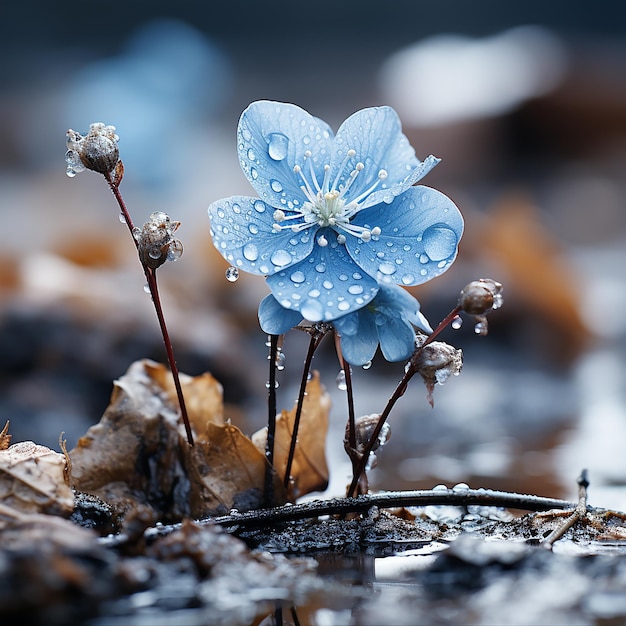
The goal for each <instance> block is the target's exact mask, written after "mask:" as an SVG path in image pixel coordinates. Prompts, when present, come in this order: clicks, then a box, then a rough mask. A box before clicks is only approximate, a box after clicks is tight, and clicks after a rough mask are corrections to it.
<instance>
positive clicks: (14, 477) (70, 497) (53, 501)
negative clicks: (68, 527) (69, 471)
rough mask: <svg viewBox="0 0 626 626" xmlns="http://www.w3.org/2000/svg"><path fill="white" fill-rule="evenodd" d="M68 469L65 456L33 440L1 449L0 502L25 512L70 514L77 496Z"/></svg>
mask: <svg viewBox="0 0 626 626" xmlns="http://www.w3.org/2000/svg"><path fill="white" fill-rule="evenodd" d="M64 470H65V457H64V456H63V455H62V454H59V453H58V452H54V451H53V450H50V448H46V447H45V446H40V445H37V444H36V443H33V442H32V441H23V442H20V443H16V444H13V445H12V446H9V447H8V448H6V449H4V450H0V502H2V504H3V505H4V506H5V507H8V508H12V509H15V510H17V511H20V512H23V513H47V514H50V515H62V516H65V515H70V514H71V513H72V510H73V508H74V494H73V492H72V490H71V489H70V488H69V486H68V485H67V483H66V482H65V476H64Z"/></svg>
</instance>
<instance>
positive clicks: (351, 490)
mask: <svg viewBox="0 0 626 626" xmlns="http://www.w3.org/2000/svg"><path fill="white" fill-rule="evenodd" d="M460 312H461V307H460V306H458V305H457V306H456V307H454V308H453V309H452V311H450V313H448V315H446V316H445V317H444V318H443V320H441V322H439V324H438V325H437V328H435V330H434V331H433V332H432V333H431V334H430V335H428V337H427V338H426V340H425V341H424V343H423V344H422V345H421V346H420V347H419V348H418V349H417V350H416V351H415V352H414V353H413V355H412V356H411V359H410V361H409V363H408V364H407V368H406V371H405V372H404V376H403V377H402V380H401V381H400V382H399V383H398V385H397V387H396V388H395V390H394V392H393V394H392V396H391V398H389V400H388V401H387V405H386V406H385V408H384V410H383V412H382V413H381V414H380V419H379V420H378V422H377V424H376V427H375V428H374V431H373V432H372V436H371V437H370V439H369V441H368V442H367V445H366V446H365V450H364V451H363V456H362V457H361V459H360V460H359V462H358V464H357V467H356V471H355V472H354V473H353V476H352V482H351V483H350V486H349V487H348V492H347V496H348V497H351V496H353V495H355V494H356V488H357V485H358V483H359V478H360V476H361V474H362V473H363V472H364V471H365V468H366V466H367V461H368V459H369V456H370V454H371V452H372V449H373V448H374V446H375V445H376V442H377V441H378V437H379V436H380V433H381V431H382V429H383V426H384V425H385V422H386V421H387V418H388V417H389V415H390V413H391V410H392V409H393V407H394V406H395V404H396V402H397V401H398V400H399V399H400V398H401V397H402V396H403V395H404V392H405V391H406V388H407V385H408V384H409V381H410V380H411V378H413V376H414V375H415V374H416V373H417V370H416V369H415V360H416V358H417V357H418V356H419V355H420V353H421V352H422V350H423V349H424V348H425V347H426V346H427V345H428V344H429V343H432V342H433V341H434V340H435V339H436V338H437V337H438V336H439V335H440V334H441V332H442V331H443V330H444V329H445V328H446V327H447V326H448V324H450V323H451V322H452V320H453V319H454V318H455V317H456V316H457V315H458V314H459V313H460Z"/></svg>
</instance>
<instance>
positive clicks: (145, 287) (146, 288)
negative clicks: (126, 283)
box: [143, 283, 150, 293]
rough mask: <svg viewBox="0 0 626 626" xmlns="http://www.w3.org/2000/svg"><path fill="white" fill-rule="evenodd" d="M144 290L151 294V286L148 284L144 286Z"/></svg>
mask: <svg viewBox="0 0 626 626" xmlns="http://www.w3.org/2000/svg"><path fill="white" fill-rule="evenodd" d="M143 290H144V291H145V292H146V293H150V285H149V284H148V283H146V284H145V285H144V286H143Z"/></svg>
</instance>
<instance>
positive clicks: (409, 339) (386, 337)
mask: <svg viewBox="0 0 626 626" xmlns="http://www.w3.org/2000/svg"><path fill="white" fill-rule="evenodd" d="M384 318H385V319H384V323H383V324H380V325H379V326H378V337H379V339H380V350H381V352H382V353H383V356H384V357H385V359H386V360H387V361H404V360H405V359H408V358H409V357H410V356H411V354H413V352H414V350H415V331H414V330H413V327H412V326H411V324H410V323H409V322H407V321H405V320H404V319H402V318H398V317H390V316H388V315H385V316H384Z"/></svg>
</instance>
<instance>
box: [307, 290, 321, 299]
mask: <svg viewBox="0 0 626 626" xmlns="http://www.w3.org/2000/svg"><path fill="white" fill-rule="evenodd" d="M308 295H309V296H311V298H319V297H320V290H319V289H311V291H309V294H308Z"/></svg>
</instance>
